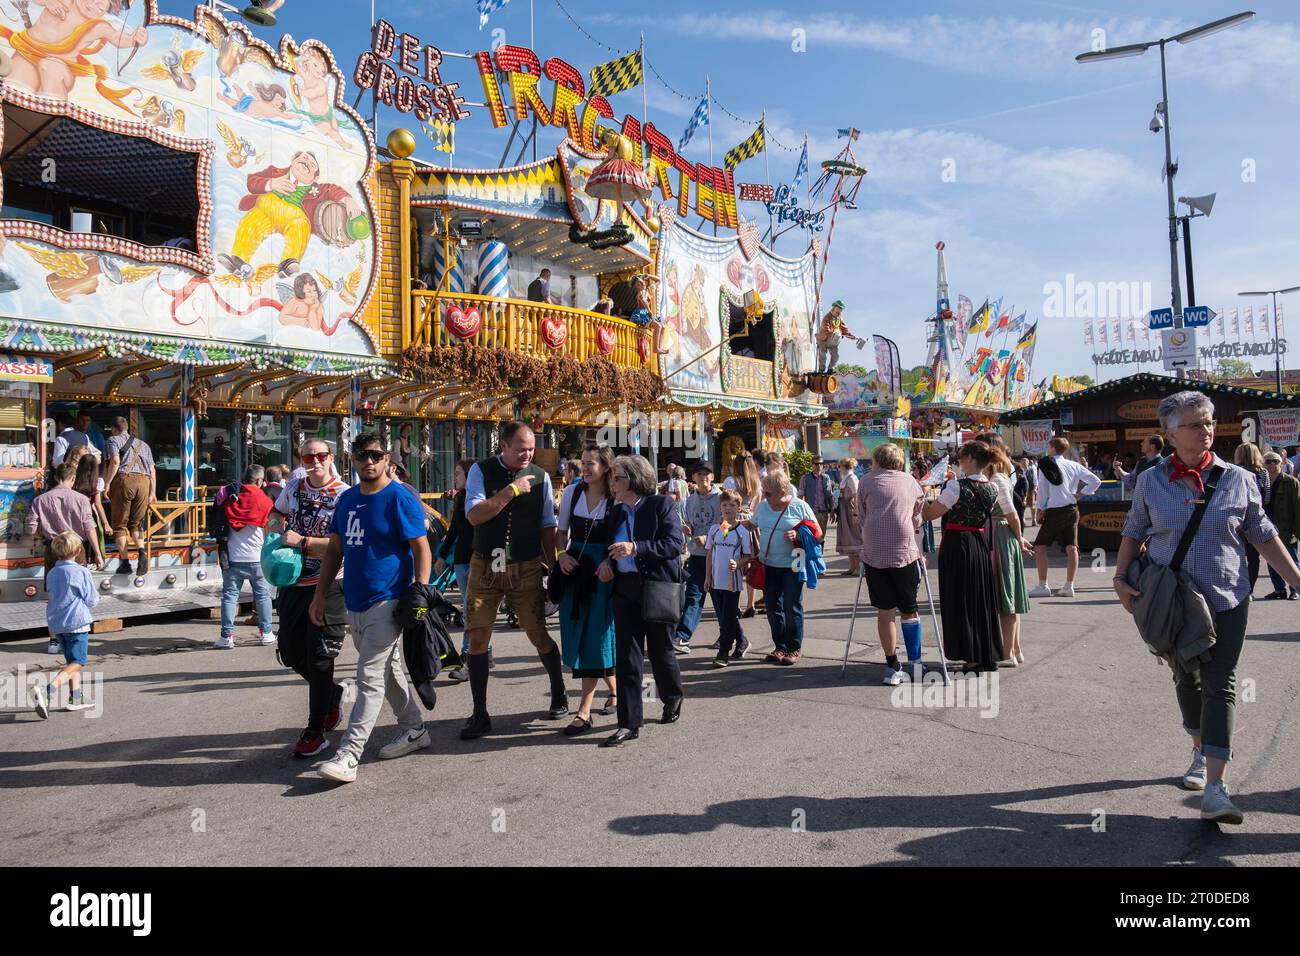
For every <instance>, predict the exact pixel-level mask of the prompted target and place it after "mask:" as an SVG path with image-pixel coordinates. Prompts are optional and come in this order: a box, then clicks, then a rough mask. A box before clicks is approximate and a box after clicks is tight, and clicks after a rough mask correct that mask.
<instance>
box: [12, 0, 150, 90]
mask: <svg viewBox="0 0 1300 956" xmlns="http://www.w3.org/2000/svg"><path fill="white" fill-rule="evenodd" d="M28 2H29V3H34V4H36V5H37V6H39V7H41V8H42V10H41V15H40V16H38V17H37V18H36V21H35V22H34V23H32V25H31V26H29V27H27V28H25V29H22V30H13V29H11V28H9V27H7V26H0V38H3V39H5V40H8V41H9V44H10V46H12V47H13V50H14V64H13V72H12V73H11V74H10V75H9V78H8V82H9V83H12V84H14V85H15V86H18V87H23V88H26V89H28V90H31V91H32V92H33V93H35V94H37V95H38V96H49V97H53V98H54V99H57V100H66V99H68V97H69V95H70V94H71V92H72V88H73V86H74V85H75V84H76V82H77V80H78V79H81V78H82V77H90V78H92V79H93V80H94V83H95V89H96V90H98V91H99V93H100V95H101V96H103V97H104V98H105V99H107V100H109V101H110V102H111V103H113V104H114V105H116V106H117V107H119V108H120V109H122V110H125V111H126V112H127V113H131V114H132V115H134V112H135V111H134V110H132V109H131V108H130V107H129V106H127V105H126V103H124V102H123V100H124V99H125V97H126V96H127V94H129V93H130V92H131V88H130V87H127V88H125V89H116V88H114V87H112V86H110V85H109V84H108V83H107V82H106V78H107V76H108V70H107V69H106V68H105V67H104V66H103V65H101V64H98V63H94V62H92V61H91V60H90V57H91V56H92V55H94V54H97V53H99V51H100V50H101V49H103V47H104V45H105V44H111V45H113V46H115V47H119V48H125V47H140V46H143V45H144V44H145V43H147V42H148V40H149V32H148V30H146V29H145V28H144V27H137V28H136V29H135V30H128V29H125V28H124V26H123V25H122V24H121V23H119V22H116V21H111V20H108V19H105V14H112V15H113V16H114V17H120V16H121V15H122V13H123V11H124V9H126V6H127V5H126V4H125V3H123V2H122V0H28Z"/></svg>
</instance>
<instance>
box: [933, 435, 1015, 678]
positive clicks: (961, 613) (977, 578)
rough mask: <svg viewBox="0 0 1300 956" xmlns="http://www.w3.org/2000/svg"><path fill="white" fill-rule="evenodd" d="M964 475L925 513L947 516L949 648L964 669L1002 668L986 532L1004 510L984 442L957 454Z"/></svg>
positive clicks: (944, 587) (944, 585)
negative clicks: (988, 473)
mask: <svg viewBox="0 0 1300 956" xmlns="http://www.w3.org/2000/svg"><path fill="white" fill-rule="evenodd" d="M957 460H958V465H959V467H960V469H961V477H960V478H955V479H953V480H952V481H949V482H948V483H947V484H946V485H944V488H943V491H941V492H940V493H939V497H938V499H937V500H935V501H932V502H931V503H930V504H928V505H926V506H925V508H924V510H923V511H922V512H921V517H922V519H923V520H925V521H932V520H933V519H935V518H938V517H941V516H942V515H945V514H946V515H947V516H948V520H947V523H946V524H945V525H944V531H943V542H942V543H941V544H940V545H939V600H940V602H941V603H942V605H943V649H944V654H945V656H946V657H947V658H948V659H949V660H956V661H962V662H963V666H962V668H961V671H962V673H964V674H970V673H978V672H980V671H996V670H997V669H998V661H999V660H1001V659H1002V657H1003V653H1002V637H1001V635H1000V634H999V632H998V615H997V608H998V604H997V596H996V590H995V583H994V577H993V560H992V557H991V555H990V551H989V545H988V543H987V542H986V541H985V538H984V534H985V530H986V528H987V525H988V524H989V519H990V518H992V517H993V516H994V515H998V514H1000V513H1001V508H1000V507H999V505H998V492H997V487H996V486H995V485H994V484H993V483H992V482H990V481H989V480H988V477H987V476H986V475H985V474H984V469H985V468H987V467H988V466H989V465H991V464H992V463H993V461H994V455H993V450H992V449H991V448H989V446H988V445H986V444H984V443H983V442H978V441H972V442H967V443H966V444H965V445H963V446H962V447H961V450H960V451H959V452H958V453H957Z"/></svg>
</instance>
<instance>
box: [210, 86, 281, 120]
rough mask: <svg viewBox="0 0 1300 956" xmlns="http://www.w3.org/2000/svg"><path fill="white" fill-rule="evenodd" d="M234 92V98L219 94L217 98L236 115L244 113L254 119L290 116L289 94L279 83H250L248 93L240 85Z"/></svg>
mask: <svg viewBox="0 0 1300 956" xmlns="http://www.w3.org/2000/svg"><path fill="white" fill-rule="evenodd" d="M234 90H235V95H234V96H227V95H226V94H225V93H218V94H217V97H218V98H219V99H220V100H221V101H222V102H223V103H226V104H228V105H229V106H230V107H231V108H233V109H234V111H235V112H236V113H243V114H244V115H245V116H251V117H252V118H253V119H284V118H285V117H287V116H288V115H289V111H288V109H287V108H286V107H287V106H288V103H289V94H288V92H286V90H285V88H284V87H283V86H281V85H280V84H279V83H249V84H248V90H249V92H247V93H245V92H244V89H243V87H241V86H239V85H236V86H235V87H234Z"/></svg>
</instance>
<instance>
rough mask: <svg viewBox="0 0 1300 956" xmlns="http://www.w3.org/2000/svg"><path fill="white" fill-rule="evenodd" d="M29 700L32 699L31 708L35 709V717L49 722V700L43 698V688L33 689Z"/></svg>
mask: <svg viewBox="0 0 1300 956" xmlns="http://www.w3.org/2000/svg"><path fill="white" fill-rule="evenodd" d="M31 698H32V706H33V707H34V708H36V716H37V717H39V718H41V720H49V719H50V701H49V698H47V697H46V696H45V688H44V687H33V688H32V694H31Z"/></svg>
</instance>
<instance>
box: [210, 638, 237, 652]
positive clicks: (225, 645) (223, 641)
mask: <svg viewBox="0 0 1300 956" xmlns="http://www.w3.org/2000/svg"><path fill="white" fill-rule="evenodd" d="M212 646H213V647H215V648H216V649H217V650H219V651H228V650H231V649H232V648H234V646H235V635H233V634H226V635H223V636H221V637H219V638H217V643H216V644H214V645H212Z"/></svg>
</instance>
